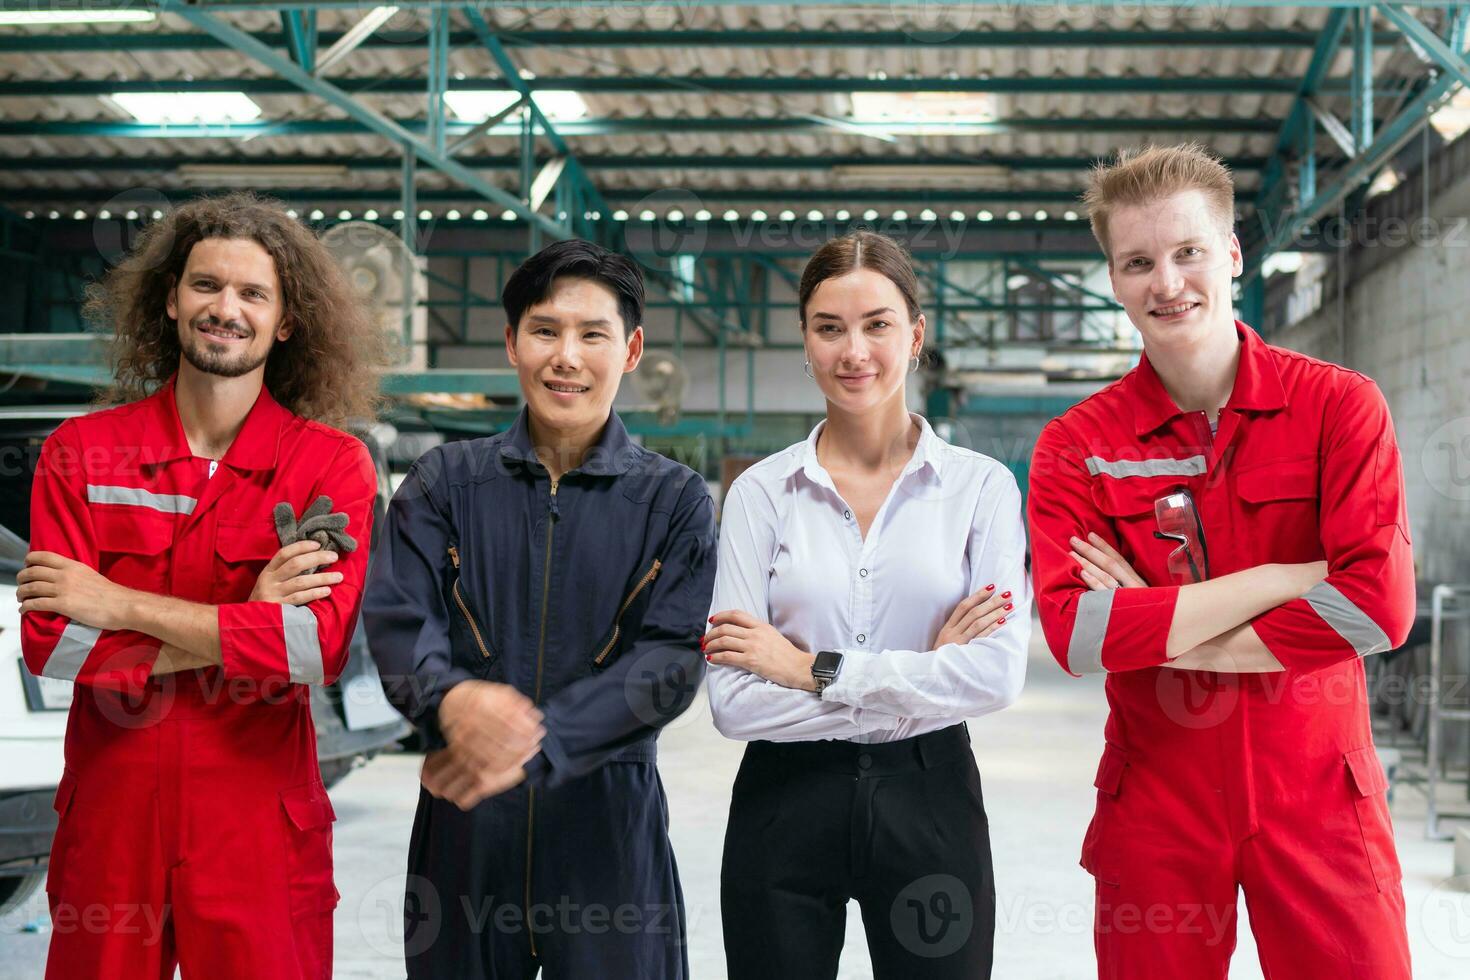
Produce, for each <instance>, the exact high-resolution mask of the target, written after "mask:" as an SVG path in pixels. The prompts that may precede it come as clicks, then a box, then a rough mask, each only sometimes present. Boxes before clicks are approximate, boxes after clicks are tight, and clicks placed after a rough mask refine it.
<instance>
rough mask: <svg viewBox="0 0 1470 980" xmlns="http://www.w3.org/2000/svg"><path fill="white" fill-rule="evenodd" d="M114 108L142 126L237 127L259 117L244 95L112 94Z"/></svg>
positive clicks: (251, 103) (240, 93)
mask: <svg viewBox="0 0 1470 980" xmlns="http://www.w3.org/2000/svg"><path fill="white" fill-rule="evenodd" d="M107 99H108V100H110V101H111V102H112V103H113V104H114V105H116V106H117V107H118V108H119V109H122V110H123V111H124V112H126V113H128V114H129V115H130V116H132V117H133V118H134V119H136V120H138V122H141V123H153V124H156V125H158V124H164V123H237V122H251V121H253V120H255V119H258V118H259V117H260V106H258V105H256V104H255V103H254V102H252V101H251V100H250V97H249V96H247V95H246V94H245V93H244V92H114V93H113V94H112V95H109V96H107Z"/></svg>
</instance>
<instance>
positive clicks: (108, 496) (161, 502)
mask: <svg viewBox="0 0 1470 980" xmlns="http://www.w3.org/2000/svg"><path fill="white" fill-rule="evenodd" d="M87 500H88V501H89V502H90V503H94V504H131V505H132V506H134V507H148V508H150V509H152V510H156V511H161V512H163V513H165V514H192V513H194V505H195V504H197V503H199V501H197V500H195V499H194V498H193V497H186V496H184V495H183V494H181V493H153V492H152V491H150V490H140V489H139V488H137V487H109V486H99V485H97V484H95V483H89V484H87Z"/></svg>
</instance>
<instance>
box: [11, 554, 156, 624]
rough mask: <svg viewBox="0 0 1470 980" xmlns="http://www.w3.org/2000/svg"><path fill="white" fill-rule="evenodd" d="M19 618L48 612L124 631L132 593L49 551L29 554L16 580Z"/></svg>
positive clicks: (94, 570) (86, 567) (98, 574)
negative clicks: (27, 614)
mask: <svg viewBox="0 0 1470 980" xmlns="http://www.w3.org/2000/svg"><path fill="white" fill-rule="evenodd" d="M15 581H16V584H17V585H18V586H19V588H17V589H16V590H15V597H16V598H17V599H19V600H20V611H21V614H22V615H24V614H25V613H29V612H49V613H56V614H57V615H59V616H65V617H66V618H67V619H71V620H75V621H76V622H78V623H84V624H86V625H87V626H91V627H94V628H96V629H99V630H116V629H125V628H126V618H127V610H128V595H129V594H130V592H131V591H132V590H130V589H126V588H124V587H123V586H121V585H118V584H117V583H115V582H110V581H108V579H107V578H106V577H105V576H104V575H103V574H102V573H101V572H99V571H97V569H95V568H93V567H92V566H90V565H86V564H83V563H82V562H79V561H73V560H72V559H70V558H64V557H62V556H61V555H58V554H56V553H55V552H51V551H32V552H30V553H28V554H27V555H26V564H25V567H24V568H22V569H21V570H20V572H19V573H17V574H16V576H15Z"/></svg>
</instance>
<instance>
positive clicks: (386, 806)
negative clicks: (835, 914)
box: [0, 630, 1470, 980]
mask: <svg viewBox="0 0 1470 980" xmlns="http://www.w3.org/2000/svg"><path fill="white" fill-rule="evenodd" d="M1036 635H1037V637H1038V638H1039V636H1040V631H1039V630H1038V631H1037V633H1036ZM1104 714H1105V710H1104V703H1103V697H1102V683H1101V680H1100V679H1099V678H1088V679H1084V680H1074V679H1070V678H1067V677H1065V676H1064V675H1063V674H1062V673H1061V672H1060V671H1059V670H1058V669H1057V667H1056V665H1055V663H1054V662H1053V661H1052V659H1051V657H1050V656H1049V655H1048V654H1046V652H1045V650H1044V649H1043V648H1042V647H1041V645H1040V644H1039V642H1038V643H1036V644H1035V645H1034V646H1033V650H1032V659H1031V672H1030V677H1029V679H1028V682H1027V686H1026V692H1025V694H1024V695H1023V696H1022V699H1021V701H1020V703H1018V704H1017V705H1016V706H1015V707H1013V708H1011V709H1009V710H1007V711H1004V712H1001V713H1000V714H998V715H992V716H990V717H988V718H984V719H981V720H979V721H978V722H974V723H972V724H971V726H970V730H971V736H972V739H973V741H974V746H975V754H976V757H977V758H978V760H979V765H980V772H981V776H982V778H983V780H984V783H985V797H986V803H987V806H988V809H989V814H990V826H991V835H992V836H991V843H992V848H993V851H994V854H995V870H996V881H997V883H998V890H999V905H998V914H997V936H996V964H995V976H996V977H1000V978H1005V980H1085V978H1087V977H1090V976H1093V975H1095V974H1094V973H1093V958H1092V938H1091V922H1092V879H1091V878H1090V877H1088V875H1087V874H1086V873H1085V872H1084V871H1083V870H1082V869H1081V868H1080V867H1078V865H1077V854H1078V850H1079V847H1080V842H1081V839H1082V834H1083V831H1084V830H1085V829H1086V826H1087V821H1088V817H1089V815H1090V813H1091V809H1092V803H1093V793H1094V791H1093V789H1092V785H1091V784H1092V777H1093V773H1094V771H1095V769H1096V765H1097V759H1098V756H1099V754H1100V752H1101V749H1102V723H1103V717H1104ZM660 752H661V761H660V768H661V770H662V773H663V779H664V784H665V787H666V789H667V792H668V796H669V805H670V807H671V810H672V813H673V828H672V833H673V838H674V846H675V849H676V852H677V854H678V859H679V867H680V870H681V873H682V877H683V882H684V891H685V897H686V900H687V902H688V916H689V922H690V937H689V941H690V961H691V967H692V973H693V976H694V977H695V978H696V980H717V978H720V977H723V976H724V954H723V950H722V946H721V937H720V910H719V866H720V852H721V846H722V841H723V838H724V830H725V816H726V812H727V809H728V806H729V793H730V786H731V783H732V782H733V780H734V777H735V770H736V767H737V766H738V764H739V761H740V754H741V746H740V745H739V744H737V743H734V742H729V741H726V740H725V739H723V738H721V737H720V736H719V735H718V734H717V733H716V732H715V731H714V728H713V727H712V725H711V723H710V719H709V712H708V708H707V707H705V705H704V704H703V702H701V703H700V704H699V705H698V706H697V707H696V708H694V709H692V710H691V711H690V712H689V713H688V714H686V715H685V716H683V717H681V718H680V719H679V721H678V722H676V724H675V726H674V727H673V728H672V729H671V730H670V731H668V732H667V733H666V734H665V735H664V737H663V740H662V743H661V749H660ZM418 763H419V760H418V758H417V757H411V756H390V757H383V758H379V759H377V760H375V761H374V762H373V763H372V764H371V765H369V766H368V767H367V768H365V769H363V770H361V771H359V772H356V773H354V774H352V775H351V776H350V777H349V778H348V779H347V780H346V781H345V782H343V783H342V784H341V785H340V786H339V787H338V788H337V789H336V790H335V791H334V792H333V793H332V799H333V802H334V804H335V805H336V810H337V816H338V823H337V829H336V862H337V884H338V888H339V889H340V891H341V892H342V904H341V906H340V907H339V909H338V910H337V964H336V976H337V977H338V978H343V980H369V978H372V980H377V978H401V977H402V976H403V968H402V965H401V964H402V961H401V958H400V941H399V938H398V936H399V934H400V930H401V925H400V924H401V921H402V919H401V910H402V902H403V883H404V873H403V867H404V860H405V858H404V855H405V851H406V848H407V843H408V832H409V826H410V824H411V823H412V820H413V804H414V798H415V793H416V788H415V787H416V782H417V774H418ZM1416 802H1417V801H1416V800H1415V794H1414V793H1413V792H1411V791H1407V790H1406V791H1401V792H1399V793H1398V794H1397V800H1396V801H1395V808H1394V809H1395V823H1396V827H1397V830H1398V845H1399V856H1400V859H1401V861H1402V863H1403V866H1404V891H1405V896H1406V898H1407V900H1408V909H1409V933H1410V941H1411V943H1412V945H1413V953H1414V964H1415V969H1414V974H1415V976H1416V977H1417V978H1420V980H1463V978H1464V977H1465V976H1467V975H1470V894H1466V893H1463V892H1455V891H1450V890H1448V889H1447V888H1446V887H1445V884H1446V879H1447V878H1448V877H1449V874H1450V867H1451V849H1450V845H1448V844H1439V843H1430V842H1427V841H1425V840H1424V837H1423V822H1422V820H1420V819H1418V817H1417V814H1416V805H1415V804H1416ZM1241 921H1242V927H1241V930H1240V937H1239V947H1238V950H1237V953H1236V957H1235V965H1234V968H1233V969H1232V971H1231V978H1232V980H1237V978H1238V980H1247V978H1250V980H1258V978H1260V977H1261V970H1260V967H1259V966H1258V965H1257V963H1256V954H1255V947H1254V944H1253V942H1252V940H1251V936H1250V931H1249V928H1248V926H1247V924H1246V914H1245V911H1244V908H1243V907H1242V910H1241ZM28 923H29V924H32V925H39V926H40V927H41V928H44V923H45V902H44V897H43V896H42V895H41V894H39V893H38V895H37V896H36V897H35V898H33V899H32V900H31V901H30V902H29V903H28V904H27V906H26V907H25V908H23V909H21V910H20V911H18V912H16V913H12V914H11V915H9V916H5V917H4V918H0V980H22V978H24V980H31V978H35V977H39V976H40V975H41V965H42V964H43V963H44V960H45V948H46V943H47V940H48V936H47V935H46V934H45V933H44V932H40V933H24V932H22V931H21V930H22V929H23V928H24V927H26V925H27V924H28ZM848 926H849V928H848V943H847V948H846V950H845V952H844V953H843V960H842V968H841V976H842V977H843V978H845V980H846V978H851V980H856V978H861V977H865V976H867V975H868V973H869V967H868V957H867V951H866V948H865V946H864V943H863V939H862V925H861V920H860V918H859V916H858V913H857V909H856V907H855V906H854V907H853V908H852V910H851V913H850V915H849V918H848Z"/></svg>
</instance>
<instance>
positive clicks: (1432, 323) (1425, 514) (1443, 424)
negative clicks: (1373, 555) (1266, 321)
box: [1267, 148, 1470, 583]
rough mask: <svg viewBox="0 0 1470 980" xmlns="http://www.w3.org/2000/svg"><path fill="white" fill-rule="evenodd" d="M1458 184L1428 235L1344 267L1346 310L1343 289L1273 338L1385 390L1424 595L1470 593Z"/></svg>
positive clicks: (1469, 254)
mask: <svg viewBox="0 0 1470 980" xmlns="http://www.w3.org/2000/svg"><path fill="white" fill-rule="evenodd" d="M1461 149H1463V148H1461ZM1460 174H1461V176H1460V177H1459V179H1458V180H1457V181H1453V182H1449V183H1447V185H1446V186H1444V187H1443V188H1442V189H1439V190H1438V191H1437V192H1436V193H1434V194H1433V196H1432V197H1431V200H1430V202H1429V212H1428V214H1429V221H1428V222H1427V223H1424V224H1423V227H1424V228H1425V229H1426V230H1427V231H1428V233H1427V234H1419V233H1415V234H1413V235H1411V236H1409V238H1410V240H1409V241H1407V242H1404V243H1402V244H1394V243H1393V242H1392V240H1391V239H1390V237H1389V236H1386V235H1380V236H1374V235H1368V236H1365V237H1364V239H1363V240H1362V241H1360V242H1358V243H1357V244H1356V245H1354V246H1353V248H1352V249H1351V250H1350V252H1349V253H1348V255H1347V256H1345V258H1344V261H1345V280H1344V281H1345V282H1346V283H1347V288H1346V289H1345V291H1344V297H1343V302H1342V303H1341V304H1339V303H1338V301H1337V288H1336V282H1335V277H1334V279H1333V281H1332V282H1331V283H1330V284H1329V286H1328V288H1327V289H1326V290H1324V297H1325V298H1324V301H1323V305H1322V308H1321V309H1319V310H1318V311H1317V312H1315V313H1313V314H1312V315H1311V316H1309V317H1307V318H1305V319H1304V320H1302V321H1301V322H1299V323H1297V324H1294V325H1291V326H1289V327H1287V328H1285V329H1283V330H1280V331H1276V332H1274V333H1272V334H1271V335H1270V336H1269V337H1268V338H1267V339H1268V340H1270V342H1272V343H1274V344H1278V345H1280V346H1283V347H1289V348H1291V349H1293V350H1299V351H1302V352H1303V353H1306V354H1310V355H1312V356H1314V357H1321V358H1323V359H1324V360H1330V361H1334V362H1337V363H1342V364H1345V365H1346V366H1348V367H1351V368H1353V369H1354V370H1357V371H1361V372H1362V373H1364V374H1366V375H1368V376H1369V377H1371V378H1373V379H1374V380H1375V381H1376V382H1377V383H1378V385H1379V387H1380V388H1382V390H1383V393H1384V396H1385V398H1386V399H1387V401H1388V404H1389V409H1390V411H1391V412H1392V414H1393V420H1394V427H1395V430H1396V432H1397V434H1398V441H1399V447H1400V450H1401V451H1402V454H1403V461H1404V478H1405V483H1406V486H1407V489H1408V498H1409V499H1408V507H1409V519H1410V524H1411V536H1412V537H1413V540H1414V556H1415V563H1416V565H1417V567H1418V572H1419V576H1420V580H1421V583H1423V582H1430V583H1435V582H1470V220H1467V216H1470V171H1460ZM1406 183H1407V182H1406ZM1431 187H1433V184H1431ZM1407 190H1410V192H1411V193H1410V194H1409V195H1408V196H1409V197H1410V198H1411V200H1413V201H1414V202H1415V203H1414V205H1413V210H1412V211H1410V212H1409V215H1410V220H1411V221H1418V220H1419V219H1421V217H1422V215H1421V213H1420V211H1419V205H1418V203H1417V202H1418V200H1420V198H1418V197H1417V196H1416V195H1413V194H1412V188H1407ZM1381 217H1382V216H1381V215H1380V218H1381ZM1380 224H1381V225H1382V227H1384V228H1386V227H1387V224H1386V223H1383V222H1380Z"/></svg>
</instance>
